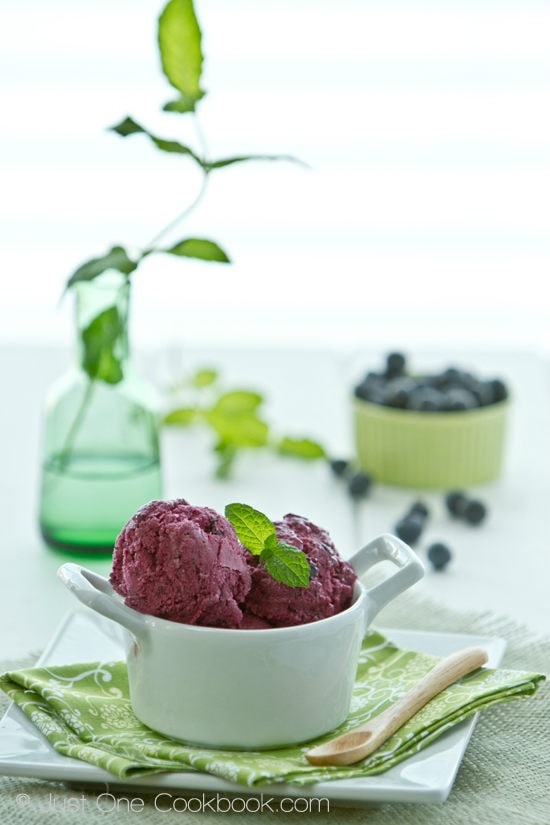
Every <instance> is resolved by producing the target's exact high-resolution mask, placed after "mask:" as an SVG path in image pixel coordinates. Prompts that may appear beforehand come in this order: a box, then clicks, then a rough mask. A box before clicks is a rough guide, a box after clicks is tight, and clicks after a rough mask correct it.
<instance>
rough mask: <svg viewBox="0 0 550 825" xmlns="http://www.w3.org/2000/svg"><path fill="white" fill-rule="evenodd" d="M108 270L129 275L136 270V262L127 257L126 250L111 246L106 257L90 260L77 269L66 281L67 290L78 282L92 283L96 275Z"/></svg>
mask: <svg viewBox="0 0 550 825" xmlns="http://www.w3.org/2000/svg"><path fill="white" fill-rule="evenodd" d="M108 269H116V270H117V271H118V272H122V274H123V275H130V274H131V273H132V272H133V271H134V269H137V263H136V261H132V259H131V258H129V257H128V254H127V252H126V250H125V249H124V248H123V247H122V246H113V247H112V249H110V250H109V252H107V254H106V255H102V256H101V257H100V258H92V259H91V260H89V261H86V263H84V264H82V265H81V266H79V267H78V269H77V270H75V272H73V274H72V275H71V277H70V278H69V280H68V281H67V288H68V287H71V286H74V284H77V283H79V282H80V281H93V279H94V278H97V277H98V275H101V274H102V273H103V272H106V271H107V270H108Z"/></svg>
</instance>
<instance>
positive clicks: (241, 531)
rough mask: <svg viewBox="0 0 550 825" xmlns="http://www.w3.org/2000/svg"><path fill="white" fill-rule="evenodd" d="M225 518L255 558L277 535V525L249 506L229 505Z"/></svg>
mask: <svg viewBox="0 0 550 825" xmlns="http://www.w3.org/2000/svg"><path fill="white" fill-rule="evenodd" d="M225 517H226V518H227V519H229V521H230V522H231V524H232V525H233V527H234V528H235V532H236V534H237V536H238V538H239V541H241V542H242V543H243V544H244V546H245V547H246V548H247V549H248V550H250V552H251V553H252V555H253V556H259V555H260V554H261V553H262V551H263V550H264V548H265V543H266V540H267V539H269V537H270V536H273V535H275V525H274V524H273V522H272V521H270V519H268V517H267V516H264V514H263V513H260V511H259V510H255V509H254V508H253V507H250V505H248V504H238V503H235V504H228V505H227V507H226V508H225Z"/></svg>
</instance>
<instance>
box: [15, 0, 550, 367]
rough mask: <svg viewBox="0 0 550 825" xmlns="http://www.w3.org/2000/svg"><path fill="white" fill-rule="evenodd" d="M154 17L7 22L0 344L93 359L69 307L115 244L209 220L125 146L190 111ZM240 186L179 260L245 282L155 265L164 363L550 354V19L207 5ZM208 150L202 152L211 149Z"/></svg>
mask: <svg viewBox="0 0 550 825" xmlns="http://www.w3.org/2000/svg"><path fill="white" fill-rule="evenodd" d="M162 6H163V4H162V2H156V0H94V3H82V2H75V0H49V2H48V3H47V4H45V3H43V2H42V0H27V2H25V3H21V2H19V0H2V6H1V12H0V21H1V25H0V95H1V99H0V117H1V128H0V191H1V196H0V233H1V237H0V272H1V278H2V288H1V293H0V294H1V296H2V297H1V305H0V342H4V343H10V342H36V341H40V342H51V343H65V342H66V341H68V340H70V339H71V337H72V327H71V321H72V319H71V315H72V306H71V301H70V300H65V301H64V302H62V303H61V305H60V304H59V296H60V293H61V291H62V288H63V285H64V282H65V280H66V279H67V277H68V276H69V275H70V274H71V272H72V271H73V270H74V269H75V268H76V266H78V265H79V264H80V263H81V262H83V261H84V260H86V259H88V258H90V257H94V256H96V255H100V254H103V253H104V252H105V251H106V250H107V249H108V248H109V247H110V246H111V245H112V244H117V243H120V244H123V245H126V246H127V247H128V248H130V249H132V248H134V247H137V248H140V247H143V246H144V245H145V244H146V243H147V242H148V241H149V240H150V239H151V237H152V236H154V235H155V234H156V233H157V232H158V230H159V229H161V228H162V227H163V226H164V224H165V223H167V222H169V221H170V220H171V219H172V218H173V217H174V216H175V215H176V214H178V212H179V211H181V210H182V209H183V208H185V206H186V205H188V203H189V202H190V201H191V200H192V198H193V196H194V194H195V192H196V187H197V184H198V180H197V177H196V173H195V170H194V169H193V166H192V164H191V163H189V162H188V161H186V160H185V159H182V158H180V157H177V156H174V155H170V156H168V155H163V154H161V153H160V152H158V151H157V150H155V149H154V148H153V147H152V145H151V144H150V143H149V142H148V141H147V139H146V138H145V137H141V136H134V137H132V138H129V139H127V140H122V139H121V138H118V137H117V136H116V135H114V134H113V133H110V132H108V131H107V127H108V126H110V125H112V124H114V123H116V122H118V121H119V120H120V119H121V118H122V117H124V116H125V115H132V116H133V117H134V118H136V119H137V120H139V121H140V122H142V123H143V124H144V125H146V126H147V127H149V128H150V129H151V130H153V131H156V132H157V133H159V134H161V135H163V136H166V137H173V138H176V139H179V140H181V141H183V142H190V143H191V142H194V141H195V135H194V133H193V130H192V128H191V122H190V121H189V118H188V117H185V116H184V117H181V116H177V115H169V114H161V113H160V110H161V107H162V105H163V104H164V102H166V101H167V100H169V99H170V98H171V97H172V96H173V95H172V90H171V88H170V87H169V85H168V83H167V82H166V80H165V78H164V76H163V75H162V73H161V70H160V67H159V62H158V54H157V49H156V43H155V34H156V18H157V16H158V14H159V12H160V11H161V9H162ZM196 9H197V14H198V16H199V19H200V22H201V25H202V28H203V32H204V42H203V45H204V52H205V55H206V60H205V66H204V86H205V88H206V90H207V96H206V98H205V99H204V101H203V102H202V103H201V104H200V107H199V114H200V120H201V126H202V130H203V133H204V135H205V138H206V142H207V145H208V148H209V151H210V154H211V156H212V157H215V158H216V157H223V156H226V155H230V154H234V153H237V154H240V153H249V152H252V153H290V154H292V155H295V156H297V157H299V158H301V159H302V160H303V161H305V162H307V164H309V168H307V169H306V168H303V167H300V166H298V165H295V164H291V163H284V162H279V163H250V164H247V165H241V166H235V167H232V168H230V169H226V170H222V171H219V172H218V173H215V174H214V175H213V176H212V180H211V184H210V187H209V189H208V191H207V193H206V196H205V198H204V200H203V202H202V204H201V206H200V208H199V209H197V210H196V211H195V212H194V213H193V216H192V217H191V219H189V220H188V221H187V222H186V224H185V225H183V226H182V228H181V230H180V231H179V232H178V233H175V235H174V236H173V238H172V239H173V240H178V239H179V238H180V237H185V236H187V235H190V234H196V235H200V236H205V237H210V238H212V239H214V240H216V241H218V242H219V243H220V244H221V245H222V246H223V247H224V248H226V249H227V251H228V252H229V254H230V256H231V257H232V259H233V261H234V263H233V265H232V266H231V267H223V266H219V265H215V264H204V263H195V262H187V261H185V260H178V259H169V258H168V257H167V256H158V257H155V258H150V259H148V260H147V262H146V263H145V264H144V265H143V267H142V268H141V269H140V270H139V271H138V272H137V273H136V275H135V285H134V301H133V324H134V329H133V334H134V337H135V338H136V339H137V340H139V341H140V342H141V343H143V344H149V343H151V344H152V343H154V344H155V345H159V344H161V345H162V344H164V343H171V342H174V341H175V342H178V343H180V342H185V341H188V342H192V343H199V344H200V343H201V342H203V341H204V342H206V341H208V342H220V343H228V344H237V345H238V344H240V343H243V342H246V343H247V344H255V343H257V344H258V345H261V344H267V345H273V344H281V345H285V346H286V345H294V344H296V343H298V344H300V345H302V344H308V345H312V346H317V345H319V344H322V345H323V346H326V345H328V346H334V347H348V346H349V347H355V346H357V345H360V346H366V347H374V348H376V349H377V350H383V349H385V348H387V347H390V346H400V347H411V346H427V347H433V346H437V347H441V346H445V345H449V346H452V347H456V346H460V347H463V348H467V347H471V348H476V349H478V348H480V347H481V348H483V347H491V348H492V349H495V348H500V349H503V348H504V349H514V350H529V351H535V352H537V353H548V350H549V349H550V333H549V331H548V322H547V318H548V309H549V302H550V299H549V297H548V289H547V288H546V284H547V282H548V271H549V267H548V264H549V262H550V233H549V229H550V209H549V195H548V193H549V192H550V142H549V138H550V118H549V116H548V112H549V111H550V94H549V92H550V53H549V51H548V31H550V4H549V3H548V2H546V0H539V2H537V0H475V1H474V0H441V1H440V2H435V0H434V2H429V1H428V0H424V1H422V0H406V1H405V0H402V2H398V1H397V0H385V1H384V2H382V0H371V1H370V2H367V0H340V2H339V3H333V2H331V3H329V2H323V0H197V2H196ZM195 145H196V143H195Z"/></svg>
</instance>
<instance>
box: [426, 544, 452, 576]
mask: <svg viewBox="0 0 550 825" xmlns="http://www.w3.org/2000/svg"><path fill="white" fill-rule="evenodd" d="M427 555H428V559H429V561H430V563H431V565H432V567H433V568H434V569H435V570H443V568H444V567H446V566H447V565H448V563H449V562H450V560H451V558H452V554H451V551H450V550H449V548H448V547H447V545H446V544H443V543H442V542H440V541H437V542H435V543H434V544H430V546H429V547H428V550H427Z"/></svg>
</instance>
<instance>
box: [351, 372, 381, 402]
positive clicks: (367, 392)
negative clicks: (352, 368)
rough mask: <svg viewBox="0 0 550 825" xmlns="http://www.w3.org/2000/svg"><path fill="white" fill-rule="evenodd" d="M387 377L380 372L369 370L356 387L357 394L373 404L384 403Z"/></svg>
mask: <svg viewBox="0 0 550 825" xmlns="http://www.w3.org/2000/svg"><path fill="white" fill-rule="evenodd" d="M385 384H386V379H385V376H384V375H381V374H380V373H378V372H368V373H367V374H366V375H365V377H364V378H363V380H362V381H361V382H360V383H359V384H357V386H356V387H355V395H356V396H357V398H361V399H362V400H363V401H370V402H371V404H383V403H384V394H385Z"/></svg>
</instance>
